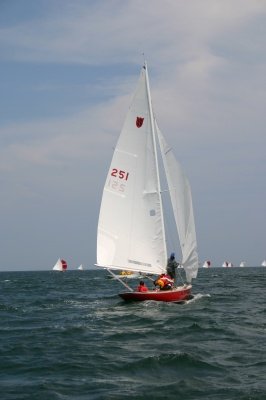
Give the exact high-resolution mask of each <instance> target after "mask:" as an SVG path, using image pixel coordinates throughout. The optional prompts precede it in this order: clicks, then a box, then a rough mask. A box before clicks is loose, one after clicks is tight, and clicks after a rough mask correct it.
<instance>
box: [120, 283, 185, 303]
mask: <svg viewBox="0 0 266 400" xmlns="http://www.w3.org/2000/svg"><path fill="white" fill-rule="evenodd" d="M191 289H192V286H191V285H188V286H182V287H179V288H176V289H172V290H159V291H157V290H149V291H148V292H125V293H119V296H120V297H122V299H123V300H131V301H133V300H134V301H145V300H155V301H166V302H178V301H184V300H189V299H190V298H191Z"/></svg>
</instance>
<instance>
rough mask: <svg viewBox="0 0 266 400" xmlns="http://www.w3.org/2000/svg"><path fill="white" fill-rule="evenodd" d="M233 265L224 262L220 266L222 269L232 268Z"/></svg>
mask: <svg viewBox="0 0 266 400" xmlns="http://www.w3.org/2000/svg"><path fill="white" fill-rule="evenodd" d="M233 266H234V265H233V264H232V263H231V262H228V261H225V262H224V263H223V265H222V267H224V268H232V267H233Z"/></svg>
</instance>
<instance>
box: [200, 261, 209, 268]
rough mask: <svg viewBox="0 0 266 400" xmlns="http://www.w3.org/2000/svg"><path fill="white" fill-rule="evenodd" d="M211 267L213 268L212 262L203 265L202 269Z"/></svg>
mask: <svg viewBox="0 0 266 400" xmlns="http://www.w3.org/2000/svg"><path fill="white" fill-rule="evenodd" d="M210 267H211V262H210V261H205V262H204V264H203V265H202V268H210Z"/></svg>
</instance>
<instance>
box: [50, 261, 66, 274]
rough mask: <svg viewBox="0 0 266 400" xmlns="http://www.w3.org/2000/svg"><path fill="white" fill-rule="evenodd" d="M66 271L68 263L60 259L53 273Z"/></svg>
mask: <svg viewBox="0 0 266 400" xmlns="http://www.w3.org/2000/svg"><path fill="white" fill-rule="evenodd" d="M66 270H67V262H66V261H65V260H63V259H61V258H58V260H57V262H56V264H55V266H54V267H53V271H61V272H64V271H66Z"/></svg>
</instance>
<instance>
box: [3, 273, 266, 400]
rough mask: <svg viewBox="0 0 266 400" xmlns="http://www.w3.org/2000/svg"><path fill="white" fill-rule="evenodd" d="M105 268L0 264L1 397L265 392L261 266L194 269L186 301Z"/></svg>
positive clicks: (259, 396)
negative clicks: (133, 290)
mask: <svg viewBox="0 0 266 400" xmlns="http://www.w3.org/2000/svg"><path fill="white" fill-rule="evenodd" d="M106 277H107V274H106V272H105V271H98V270H97V271H67V272H66V273H58V272H53V271H47V272H9V273H7V272H2V273H0V315H1V320H0V396H1V399H3V400H9V399H14V400H19V399H36V400H37V399H38V400H42V399H45V400H53V399H60V400H61V399H63V400H68V399H75V400H79V399H82V400H83V399H95V400H96V399H108V400H109V399H110V400H112V399H118V400H119V399H145V400H149V399H151V400H152V399H165V400H168V399H177V400H178V399H180V400H181V399H182V400H184V399H185V400H198V399H204V400H222V399H225V400H234V399H237V400H265V399H266V343H265V342H266V319H265V317H266V308H265V297H266V295H265V287H266V268H262V267H261V268H255V267H254V268H231V269H225V268H212V269H200V270H199V275H198V279H197V280H196V281H194V286H193V293H194V295H195V298H194V299H193V300H191V301H190V302H188V303H187V304H183V305H177V304H166V303H158V302H143V303H131V304H127V303H125V302H123V301H122V300H120V298H119V297H118V296H117V293H118V292H119V291H121V285H120V284H119V282H116V281H112V280H110V279H107V278H106ZM136 283H137V282H136Z"/></svg>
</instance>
